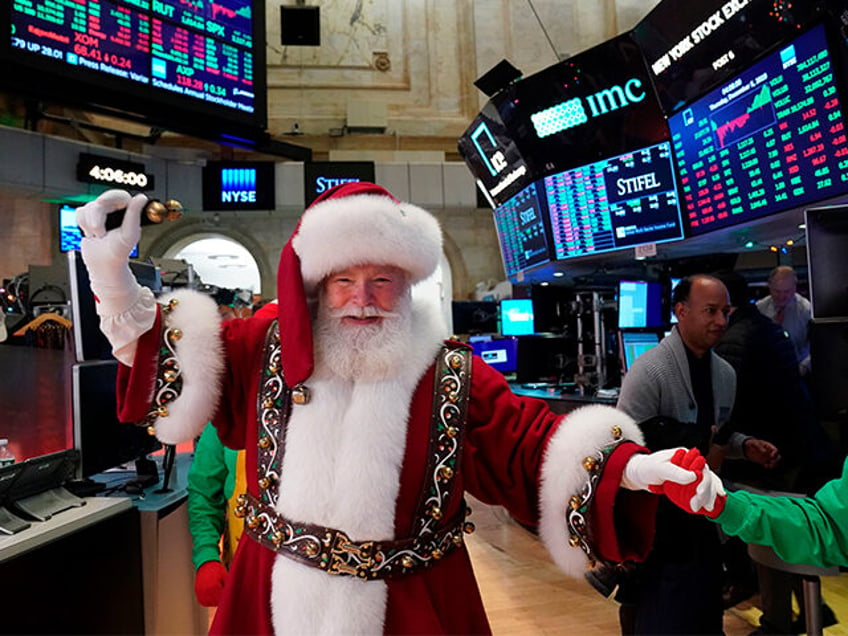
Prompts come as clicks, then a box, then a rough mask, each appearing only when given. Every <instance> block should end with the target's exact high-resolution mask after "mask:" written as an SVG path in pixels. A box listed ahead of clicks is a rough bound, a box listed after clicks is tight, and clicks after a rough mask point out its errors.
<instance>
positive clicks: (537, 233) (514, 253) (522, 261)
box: [494, 183, 551, 278]
mask: <svg viewBox="0 0 848 636" xmlns="http://www.w3.org/2000/svg"><path fill="white" fill-rule="evenodd" d="M545 214H546V212H545V208H544V206H543V203H542V201H541V200H540V199H539V192H538V190H537V184H536V183H531V184H530V185H528V186H527V187H526V188H524V189H523V190H521V192H519V193H518V194H516V195H515V196H513V197H512V198H511V199H509V200H508V201H507V202H506V203H504V204H502V205H499V206H498V207H496V208H495V210H494V216H495V229H496V230H497V233H498V241H499V242H500V246H501V256H502V257H503V262H504V271H505V272H506V275H507V277H508V278H513V277H515V276H516V275H517V274H518V273H520V272H523V271H525V270H528V269H530V268H532V267H535V266H537V265H543V264H544V263H548V262H549V261H550V260H551V251H550V246H549V244H548V234H547V232H546V230H545V220H544V218H545Z"/></svg>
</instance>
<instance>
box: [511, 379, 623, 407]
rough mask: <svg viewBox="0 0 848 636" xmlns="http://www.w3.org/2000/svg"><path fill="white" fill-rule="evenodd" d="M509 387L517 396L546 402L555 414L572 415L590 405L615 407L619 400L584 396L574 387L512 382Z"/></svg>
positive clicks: (590, 395)
mask: <svg viewBox="0 0 848 636" xmlns="http://www.w3.org/2000/svg"><path fill="white" fill-rule="evenodd" d="M509 386H510V388H511V389H512V392H513V393H515V394H516V395H521V396H524V397H534V398H539V399H540V400H545V402H547V403H548V406H549V407H550V409H551V410H552V411H553V412H554V413H570V412H571V411H573V410H574V409H577V408H580V407H581V406H586V405H588V404H606V405H608V406H615V404H616V402H617V401H618V398H617V397H615V396H611V397H601V396H598V395H595V394H594V393H592V394H583V393H580V392H579V391H578V390H577V389H575V388H574V387H572V386H559V385H555V384H545V383H540V382H533V383H524V384H522V383H520V382H510V383H509Z"/></svg>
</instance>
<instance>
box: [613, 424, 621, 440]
mask: <svg viewBox="0 0 848 636" xmlns="http://www.w3.org/2000/svg"><path fill="white" fill-rule="evenodd" d="M611 432H612V438H613V439H621V427H620V426H618V425H617V424H616V425H615V426H613V427H612V430H611Z"/></svg>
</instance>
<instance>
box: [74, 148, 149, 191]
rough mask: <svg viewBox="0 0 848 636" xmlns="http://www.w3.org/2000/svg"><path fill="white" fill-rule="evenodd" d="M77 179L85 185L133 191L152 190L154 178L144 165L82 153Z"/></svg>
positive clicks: (78, 164)
mask: <svg viewBox="0 0 848 636" xmlns="http://www.w3.org/2000/svg"><path fill="white" fill-rule="evenodd" d="M77 179H78V180H79V181H83V182H85V183H100V184H104V185H114V186H126V187H128V188H131V189H133V190H152V189H153V188H154V187H155V186H154V177H153V175H152V174H148V173H147V172H145V170H144V164H141V163H134V162H132V161H123V160H120V159H113V158H111V157H103V156H99V155H91V154H87V153H81V154H80V157H79V162H78V163H77Z"/></svg>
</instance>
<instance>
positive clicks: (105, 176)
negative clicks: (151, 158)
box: [88, 166, 148, 188]
mask: <svg viewBox="0 0 848 636" xmlns="http://www.w3.org/2000/svg"><path fill="white" fill-rule="evenodd" d="M88 174H89V176H90V177H92V178H93V179H95V180H97V181H100V182H104V183H119V184H121V185H130V186H138V187H140V188H143V187H145V186H146V185H147V181H148V179H147V175H146V174H144V173H143V172H132V171H124V170H120V169H112V168H101V167H100V166H92V167H91V169H90V170H89V171H88Z"/></svg>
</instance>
